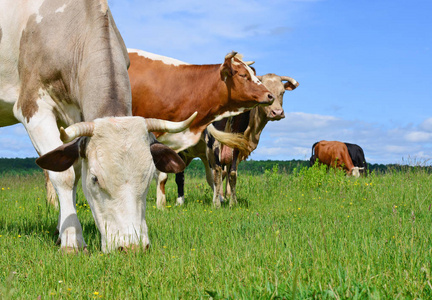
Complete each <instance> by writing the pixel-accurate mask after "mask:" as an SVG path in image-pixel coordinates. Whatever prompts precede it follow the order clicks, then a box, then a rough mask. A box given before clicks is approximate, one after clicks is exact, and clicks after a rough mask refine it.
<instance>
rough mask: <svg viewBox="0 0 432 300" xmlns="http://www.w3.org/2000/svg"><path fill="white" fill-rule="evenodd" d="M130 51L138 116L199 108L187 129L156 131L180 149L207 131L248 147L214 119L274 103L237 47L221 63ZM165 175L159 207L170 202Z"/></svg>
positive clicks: (177, 116)
mask: <svg viewBox="0 0 432 300" xmlns="http://www.w3.org/2000/svg"><path fill="white" fill-rule="evenodd" d="M128 52H129V58H130V61H131V65H130V68H129V71H128V72H129V77H130V82H131V88H132V112H133V115H134V116H141V117H151V118H158V119H165V120H170V121H179V120H182V119H183V118H184V117H185V116H188V115H190V114H191V112H194V111H197V112H198V115H197V117H196V118H195V120H194V121H193V122H192V124H191V125H190V127H189V129H188V130H186V131H185V132H182V133H179V134H170V133H164V134H160V133H155V134H156V137H157V139H158V141H160V142H162V143H163V144H165V145H167V146H169V147H170V148H172V149H173V150H175V151H177V152H180V151H182V150H185V149H187V148H189V147H192V146H194V145H196V144H197V143H198V142H199V140H200V138H201V135H202V133H203V132H204V130H207V131H208V132H211V134H213V135H214V136H215V138H216V139H218V140H219V141H221V142H223V143H224V144H227V145H229V146H232V147H238V148H240V149H242V150H244V151H246V150H247V149H248V147H249V146H248V144H247V141H246V140H245V139H244V138H241V137H239V136H238V135H233V134H227V133H224V132H223V131H222V132H221V131H216V130H215V129H214V126H213V125H211V123H212V122H213V121H217V120H220V119H222V118H224V117H229V116H234V115H238V114H240V113H242V112H244V111H245V110H250V109H252V108H253V107H254V106H257V105H270V104H272V103H273V101H274V99H275V98H274V96H273V94H272V93H271V92H270V91H269V90H268V89H267V87H266V86H265V85H263V84H262V82H261V81H260V80H259V79H258V78H257V77H256V76H255V72H254V70H253V69H252V68H251V67H249V65H250V64H251V62H245V61H243V59H242V55H240V54H238V53H237V52H231V53H228V54H227V55H226V56H225V58H224V61H223V63H219V64H210V65H192V64H188V63H185V62H182V61H179V60H177V59H173V58H169V57H165V56H161V55H157V54H153V53H149V52H145V51H142V50H137V49H128ZM166 180H167V175H166V174H163V173H160V175H159V178H158V184H157V207H158V208H162V207H164V206H165V204H166V197H165V191H164V186H165V182H166Z"/></svg>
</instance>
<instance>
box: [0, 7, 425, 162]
mask: <svg viewBox="0 0 432 300" xmlns="http://www.w3.org/2000/svg"><path fill="white" fill-rule="evenodd" d="M108 3H109V5H110V8H111V11H112V13H113V16H114V19H115V21H116V23H117V26H118V28H119V30H120V33H121V34H122V36H123V38H124V40H125V43H126V46H127V47H129V48H138V49H142V50H146V51H149V52H153V53H157V54H161V55H165V56H170V57H174V58H177V59H180V60H183V61H186V62H189V63H196V64H209V63H222V60H223V57H224V56H225V54H226V53H228V52H230V51H231V50H235V51H238V52H240V53H242V54H243V55H244V58H245V60H254V61H255V65H254V67H255V68H256V70H257V73H258V74H259V75H263V74H266V73H276V74H278V75H286V76H291V77H293V78H295V79H296V80H297V81H299V82H300V86H299V87H298V88H297V89H296V90H295V91H292V92H286V93H285V97H284V105H283V106H284V109H285V114H286V118H285V119H284V120H281V121H278V122H272V123H269V125H267V127H266V128H265V129H264V132H263V134H262V138H261V141H260V144H259V146H258V148H257V149H256V150H255V151H254V153H253V154H252V155H251V158H252V159H254V160H267V159H278V160H290V159H309V157H310V152H311V149H310V148H311V146H312V144H313V143H314V142H316V141H319V140H322V139H326V140H339V141H345V142H351V143H356V144H359V145H360V146H361V147H362V148H363V149H364V151H365V155H366V159H367V160H368V162H370V163H385V164H386V163H402V162H406V161H412V162H413V161H416V162H421V163H427V164H430V161H429V160H430V159H432V18H430V12H431V11H432V1H430V0H412V1H409V2H408V1H400V0H376V1H370V0H369V1H364V0H358V1H345V0H333V1H332V0H280V1H279V0H271V1H251V0H247V1H246V0H244V1H243V0H231V1H226V0H222V1H211V2H210V1H195V0H184V1H178V0H168V1H155V0H145V1H144V0H132V1H129V0H121V1H120V0H113V1H109V2H108ZM0 144H1V147H0V157H35V156H36V152H35V151H34V150H33V149H32V146H31V143H30V141H29V139H28V138H27V137H26V133H25V130H24V129H23V127H22V126H21V125H18V126H12V127H6V128H0Z"/></svg>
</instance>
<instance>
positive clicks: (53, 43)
mask: <svg viewBox="0 0 432 300" xmlns="http://www.w3.org/2000/svg"><path fill="white" fill-rule="evenodd" d="M128 64H129V58H128V55H127V50H126V47H125V45H124V42H123V39H122V38H121V36H120V34H119V32H118V30H117V27H116V25H115V23H114V20H113V18H112V15H111V12H110V10H109V8H108V3H107V1H106V0H32V1H15V0H0V127H2V126H8V125H13V124H16V123H19V122H20V123H22V124H23V125H24V127H25V128H26V130H27V132H28V134H29V136H30V139H31V141H32V143H33V145H34V147H35V149H36V151H37V152H38V153H39V154H40V155H41V157H40V158H39V159H38V160H37V163H38V164H39V165H40V166H41V167H43V168H45V169H49V170H50V171H49V177H50V179H51V181H52V183H53V185H54V187H55V190H56V191H57V194H58V196H59V201H60V215H59V223H58V229H59V240H60V243H61V248H62V249H64V250H67V251H69V250H76V249H83V248H85V247H86V243H85V241H84V238H83V234H82V228H81V224H80V222H79V221H78V218H77V213H76V207H75V201H76V199H75V197H76V188H77V183H78V180H79V178H80V176H81V174H82V183H83V190H84V194H85V196H86V198H87V201H88V203H89V205H90V207H91V209H92V213H93V216H94V219H95V222H96V225H97V227H98V229H99V231H100V233H101V237H102V250H103V251H111V250H113V249H117V248H123V247H129V246H135V245H141V246H143V247H147V246H148V245H149V239H148V233H147V225H146V222H145V209H146V207H145V204H146V194H147V191H148V187H149V184H150V181H151V180H152V178H153V177H154V173H155V169H156V167H158V168H160V169H162V170H163V171H171V172H178V171H181V170H182V169H183V168H184V163H183V161H182V160H181V159H180V158H179V157H178V155H177V154H176V153H175V152H173V151H172V150H170V149H168V147H166V146H163V145H161V144H158V143H155V142H156V140H155V137H154V136H153V134H151V133H149V131H166V130H174V131H176V132H178V131H181V130H183V129H185V128H186V127H187V125H189V124H190V123H191V122H192V121H193V117H192V118H191V119H189V120H188V121H187V122H185V123H170V122H168V123H167V122H166V121H162V122H161V121H160V120H145V119H144V118H140V117H132V99H131V89H130V83H129V77H128V73H127V67H128ZM58 126H65V127H66V126H68V127H67V128H66V129H64V130H63V129H62V130H60V131H59V129H58ZM63 142H66V144H63ZM53 149H54V150H53ZM154 160H155V161H157V163H156V166H155V163H154V162H153V161H154Z"/></svg>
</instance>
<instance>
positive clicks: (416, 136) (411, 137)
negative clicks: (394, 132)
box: [405, 131, 432, 142]
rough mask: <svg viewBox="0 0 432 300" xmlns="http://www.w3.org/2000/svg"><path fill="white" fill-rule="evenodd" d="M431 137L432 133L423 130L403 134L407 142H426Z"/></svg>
mask: <svg viewBox="0 0 432 300" xmlns="http://www.w3.org/2000/svg"><path fill="white" fill-rule="evenodd" d="M431 138H432V133H429V132H424V131H413V132H409V133H407V134H406V135H405V139H406V140H407V141H409V142H428V141H431Z"/></svg>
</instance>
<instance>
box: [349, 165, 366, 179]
mask: <svg viewBox="0 0 432 300" xmlns="http://www.w3.org/2000/svg"><path fill="white" fill-rule="evenodd" d="M362 172H364V168H363V167H362V168H360V167H354V168H352V169H351V171H350V172H349V173H348V175H351V176H354V177H355V178H359V177H360V174H361V173H362Z"/></svg>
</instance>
